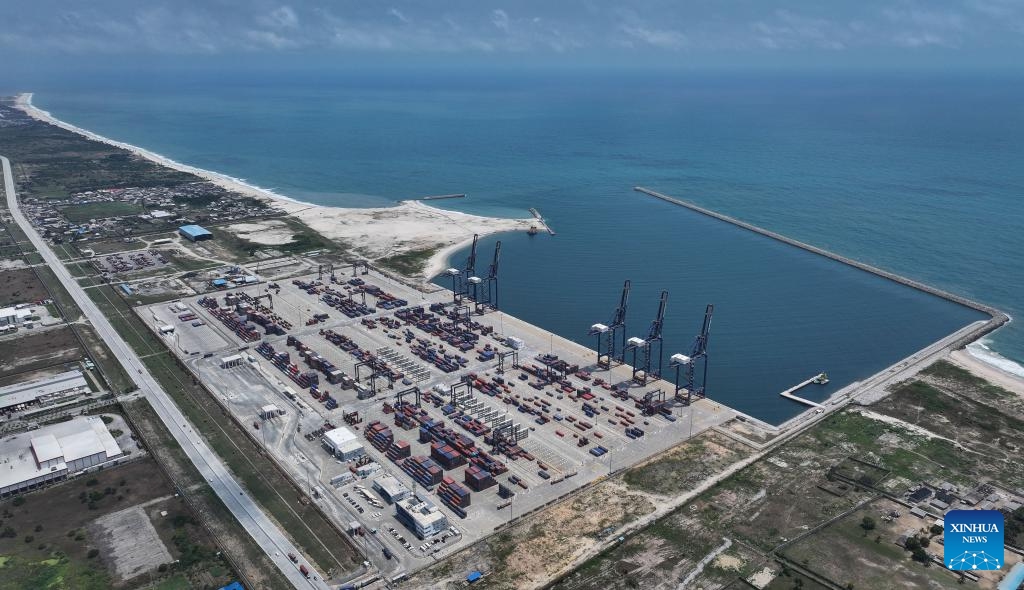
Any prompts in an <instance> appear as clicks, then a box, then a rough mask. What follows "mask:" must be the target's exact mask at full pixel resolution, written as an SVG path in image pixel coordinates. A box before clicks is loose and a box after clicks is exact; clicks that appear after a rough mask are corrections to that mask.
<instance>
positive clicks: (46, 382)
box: [0, 370, 89, 415]
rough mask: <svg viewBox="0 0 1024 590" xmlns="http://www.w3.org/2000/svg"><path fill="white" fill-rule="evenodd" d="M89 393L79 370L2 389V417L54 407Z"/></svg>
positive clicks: (86, 383) (0, 408) (0, 395)
mask: <svg viewBox="0 0 1024 590" xmlns="http://www.w3.org/2000/svg"><path fill="white" fill-rule="evenodd" d="M88 391H89V383H88V382H87V381H86V380H85V376H84V375H82V372H81V371H79V370H74V371H65V372H63V373H58V374H56V375H54V376H53V377H48V378H46V379H37V380H35V381H28V382H25V383H15V384H14V385H8V386H6V387H0V415H2V414H11V413H13V412H20V411H22V410H26V409H29V408H31V407H34V406H48V405H53V404H56V403H59V402H60V401H61V400H63V399H66V398H70V397H75V396H78V395H81V394H83V393H86V392H88Z"/></svg>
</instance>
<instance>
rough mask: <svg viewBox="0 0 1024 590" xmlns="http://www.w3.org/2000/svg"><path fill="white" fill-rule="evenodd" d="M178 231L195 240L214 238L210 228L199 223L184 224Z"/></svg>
mask: <svg viewBox="0 0 1024 590" xmlns="http://www.w3.org/2000/svg"><path fill="white" fill-rule="evenodd" d="M178 233H179V234H181V235H182V236H184V237H185V238H187V239H189V240H191V241H193V242H198V241H199V240H212V239H213V234H211V233H210V232H209V230H207V229H206V228H204V227H201V226H198V225H183V226H181V227H179V228H178Z"/></svg>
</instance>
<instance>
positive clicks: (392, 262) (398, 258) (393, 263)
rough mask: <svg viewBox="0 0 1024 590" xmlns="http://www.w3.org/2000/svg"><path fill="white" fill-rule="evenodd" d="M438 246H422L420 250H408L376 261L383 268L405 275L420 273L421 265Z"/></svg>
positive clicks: (435, 251)
mask: <svg viewBox="0 0 1024 590" xmlns="http://www.w3.org/2000/svg"><path fill="white" fill-rule="evenodd" d="M438 250H440V248H423V249H421V250H410V251H409V252H406V253H405V254H397V255H395V256H388V257H387V258H381V259H380V260H378V261H377V263H378V264H380V265H381V266H383V267H384V268H390V269H391V270H393V271H396V272H398V273H401V274H403V275H405V276H407V277H410V276H415V275H418V274H420V272H421V271H422V270H423V266H424V265H425V264H426V263H427V260H430V257H431V256H433V255H434V254H436V253H437V251H438Z"/></svg>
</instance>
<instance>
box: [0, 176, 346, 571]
mask: <svg viewBox="0 0 1024 590" xmlns="http://www.w3.org/2000/svg"><path fill="white" fill-rule="evenodd" d="M0 163H2V164H3V173H4V188H5V189H6V192H7V206H8V208H9V209H10V212H11V215H12V216H13V218H14V220H15V222H16V223H17V224H18V225H19V226H21V229H22V231H24V232H25V234H26V235H27V236H28V238H29V241H31V242H32V244H33V245H34V246H35V247H36V249H37V250H38V251H39V253H40V255H41V256H42V257H43V260H44V261H45V262H46V264H48V265H49V266H50V268H51V269H52V270H53V272H54V274H56V275H57V278H58V279H59V280H60V281H61V283H63V285H64V287H65V288H66V289H67V290H68V292H69V293H70V294H71V297H72V299H74V301H75V303H76V304H78V307H79V308H81V310H82V312H83V313H84V314H85V316H86V317H87V318H88V319H89V322H90V323H91V324H92V325H93V327H94V328H95V329H96V332H97V333H98V334H99V335H100V337H101V338H102V339H103V341H104V342H106V344H107V346H109V347H110V349H111V351H113V353H114V356H115V357H117V359H118V360H119V361H120V362H121V364H122V365H123V366H124V368H125V370H126V371H127V372H128V374H129V375H131V377H132V379H133V380H134V381H135V382H136V384H137V385H138V386H139V390H140V391H141V392H142V394H143V395H145V396H146V399H148V400H149V402H150V404H151V405H152V406H153V409H154V410H155V411H156V414H157V415H158V416H159V417H160V419H161V420H162V421H163V423H164V425H165V426H166V427H167V430H168V431H170V433H171V435H172V436H173V437H174V439H175V440H176V441H177V442H178V444H179V445H181V448H182V449H183V450H184V451H185V454H186V455H187V456H188V458H189V460H190V461H192V463H193V464H194V465H195V466H196V469H198V470H199V472H200V473H201V474H202V475H203V477H205V478H206V480H207V481H208V482H209V484H210V487H211V488H212V489H213V490H214V491H215V492H216V493H217V495H218V496H219V497H220V499H221V500H222V501H223V502H224V505H225V506H227V508H228V510H230V511H231V513H232V514H233V515H234V516H235V518H237V519H238V522H239V523H241V525H242V527H243V528H245V530H246V531H247V532H248V533H249V535H250V536H252V538H253V540H255V541H256V543H257V544H258V545H259V546H260V548H261V549H262V550H263V551H264V552H266V554H267V556H268V557H269V558H270V559H271V561H273V562H274V564H275V565H276V566H277V567H278V569H280V570H281V572H282V573H283V574H284V576H285V577H286V578H287V579H288V580H289V582H291V584H292V586H294V587H295V588H297V589H305V588H315V589H320V590H329V588H330V587H329V586H328V585H327V584H326V583H325V582H324V581H323V579H322V576H320V575H319V574H318V573H317V572H315V571H313V568H312V567H310V570H311V572H312V573H311V576H310V578H309V579H307V578H305V577H304V576H303V575H302V574H301V573H300V572H299V570H298V566H297V565H296V564H293V563H292V562H291V561H290V560H289V559H288V554H289V553H293V554H295V555H301V553H300V552H299V550H298V549H297V548H296V547H295V546H294V545H293V544H292V543H291V541H289V540H288V538H287V537H286V536H285V535H284V533H283V532H282V531H281V529H280V528H278V526H277V525H276V524H275V523H274V522H272V521H271V520H270V519H269V518H268V517H267V515H266V514H265V513H264V512H263V510H262V509H261V508H260V507H259V506H258V505H257V504H256V502H255V501H254V500H253V499H252V498H250V497H249V496H248V494H246V493H245V491H244V490H243V489H242V487H241V486H240V485H239V484H238V482H237V481H236V480H235V478H234V476H232V475H231V473H230V472H228V470H227V468H226V467H225V466H224V464H223V463H222V462H221V460H220V458H219V457H218V456H217V455H216V453H214V452H213V450H211V449H210V448H209V446H207V444H206V441H204V440H203V439H202V437H201V436H200V435H199V434H197V433H196V431H195V430H194V429H193V428H192V426H191V425H190V424H189V423H188V420H186V418H185V416H184V415H183V414H182V413H181V410H179V409H178V407H177V406H176V405H175V404H174V402H173V401H172V400H171V398H170V396H169V395H168V394H167V392H165V391H164V390H163V389H162V388H161V387H160V384H159V383H157V381H156V380H155V379H154V378H153V376H152V375H151V374H150V373H149V371H148V370H147V368H146V366H145V365H144V364H143V363H142V361H141V360H140V359H139V357H138V355H136V354H135V351H134V350H132V348H131V347H130V346H128V343H127V342H125V341H124V339H123V338H121V336H120V335H119V334H118V333H117V332H116V331H115V330H114V328H113V326H111V325H110V322H109V321H107V318H106V317H105V316H104V315H103V314H102V313H101V312H100V310H99V308H98V307H96V304H95V303H93V301H92V299H90V298H89V296H88V295H87V294H86V293H85V290H83V289H82V287H81V286H80V285H79V284H78V282H77V281H75V279H74V278H73V277H72V276H71V273H69V272H68V270H67V269H66V268H65V267H64V265H63V264H62V263H61V261H60V259H58V258H57V255H56V254H54V253H53V250H51V249H50V246H49V244H47V243H46V242H45V241H44V240H43V239H42V237H40V236H39V234H38V233H37V232H36V230H35V228H34V227H32V224H30V223H29V222H28V219H26V218H25V216H24V214H22V212H21V209H20V208H19V206H18V200H17V196H16V194H15V190H14V175H13V174H12V173H11V163H10V161H9V160H8V159H7V158H6V157H4V156H0ZM307 566H308V564H307Z"/></svg>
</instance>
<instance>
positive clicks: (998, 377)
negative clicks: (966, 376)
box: [949, 350, 1024, 398]
mask: <svg viewBox="0 0 1024 590" xmlns="http://www.w3.org/2000/svg"><path fill="white" fill-rule="evenodd" d="M949 360H950V362H952V363H953V364H954V365H957V366H958V367H961V368H963V369H967V370H968V371H970V372H971V373H972V374H974V375H975V376H977V377H981V378H982V379H985V380H986V381H988V382H989V383H992V384H993V385H998V386H999V387H1002V388H1003V389H1005V390H1007V391H1012V392H1014V393H1016V394H1017V395H1019V396H1021V397H1022V398H1024V379H1022V378H1020V377H1018V376H1017V375H1014V374H1012V373H1007V372H1006V371H1003V370H1001V369H999V367H995V366H993V365H990V364H988V363H985V362H983V361H981V360H979V359H977V358H975V357H973V356H971V353H969V352H967V351H966V350H954V351H953V352H951V353H950V354H949Z"/></svg>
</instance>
